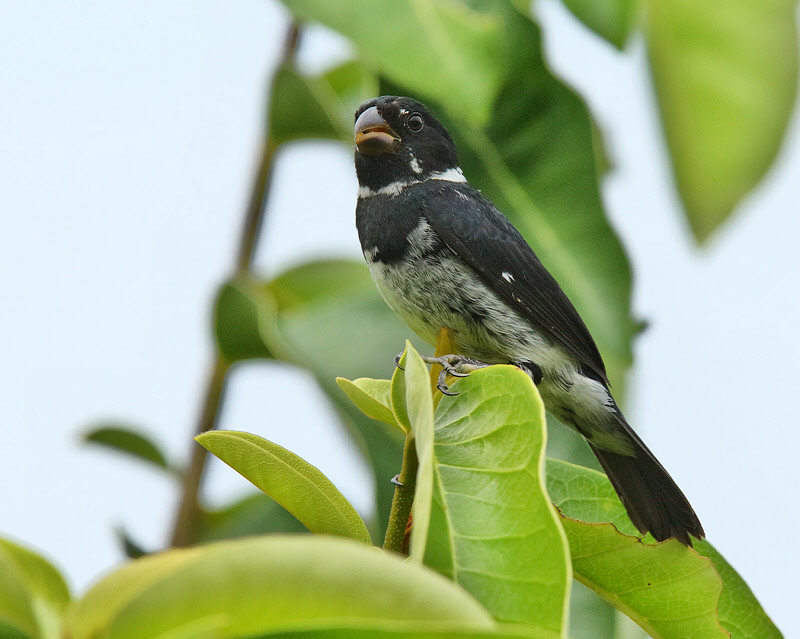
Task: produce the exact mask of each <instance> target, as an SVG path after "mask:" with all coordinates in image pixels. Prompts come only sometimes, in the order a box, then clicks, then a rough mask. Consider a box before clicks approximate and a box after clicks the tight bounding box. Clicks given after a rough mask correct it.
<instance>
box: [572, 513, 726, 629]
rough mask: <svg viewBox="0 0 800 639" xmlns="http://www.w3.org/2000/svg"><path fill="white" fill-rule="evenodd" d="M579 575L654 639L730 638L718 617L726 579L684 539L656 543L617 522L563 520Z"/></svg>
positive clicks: (577, 574) (576, 575) (583, 581)
mask: <svg viewBox="0 0 800 639" xmlns="http://www.w3.org/2000/svg"><path fill="white" fill-rule="evenodd" d="M562 523H563V525H564V530H565V531H566V533H567V538H568V539H569V545H570V551H571V553H572V568H573V571H574V573H575V578H576V579H578V580H579V581H581V582H582V583H584V584H586V585H587V586H589V587H590V588H591V589H592V590H594V591H595V592H597V593H598V594H600V596H602V597H603V598H604V599H606V600H608V601H610V602H611V603H612V604H613V605H614V607H616V608H618V609H620V610H622V611H623V612H624V613H625V614H627V615H628V616H629V617H631V619H633V620H634V621H636V623H638V624H639V625H640V626H641V627H642V628H643V629H644V630H645V631H646V632H647V633H649V634H650V636H651V637H653V638H654V639H660V638H663V639H669V638H674V639H681V638H682V637H708V638H709V639H712V638H714V637H718V638H719V639H725V638H726V637H728V636H729V635H728V633H726V632H725V631H724V630H723V628H722V626H721V625H720V623H719V620H718V619H717V603H718V601H719V595H720V592H721V591H722V580H721V579H720V578H719V575H718V574H717V573H716V571H715V570H714V565H713V564H712V563H711V562H710V561H709V560H708V559H706V558H704V557H701V556H700V555H698V554H697V553H696V552H695V551H694V550H692V549H690V548H687V547H686V546H684V545H683V544H681V543H680V542H679V541H677V540H675V539H671V540H668V541H665V542H662V543H660V544H658V545H656V546H654V545H649V544H643V543H641V542H640V541H639V539H638V538H636V537H632V536H628V535H622V534H621V533H619V531H617V529H616V528H614V526H613V525H612V524H586V523H584V522H579V521H576V520H574V519H570V518H564V519H563V522H562Z"/></svg>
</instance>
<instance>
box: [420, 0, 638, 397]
mask: <svg viewBox="0 0 800 639" xmlns="http://www.w3.org/2000/svg"><path fill="white" fill-rule="evenodd" d="M498 6H502V3H498ZM503 42H504V48H503V55H502V56H501V57H500V59H499V60H498V61H497V63H498V64H502V65H503V66H504V69H505V81H504V84H503V86H502V88H501V91H500V93H499V95H498V97H497V100H496V101H495V103H494V107H493V110H492V118H491V120H490V121H489V122H488V124H487V126H486V127H485V128H483V129H479V128H477V127H471V126H469V125H468V123H465V122H464V121H463V120H459V119H457V118H453V117H451V115H450V114H451V113H452V111H451V107H449V105H447V104H443V105H442V109H441V114H443V115H445V116H446V117H445V120H446V124H447V126H448V129H449V130H450V132H451V133H452V134H453V137H454V138H455V140H456V143H457V146H458V151H459V157H460V159H461V166H462V168H463V169H464V174H465V175H466V177H467V179H469V180H470V182H471V183H472V184H473V185H475V186H476V187H477V188H479V189H481V191H482V192H483V194H484V195H486V197H488V198H489V199H490V200H492V202H494V204H495V205H497V207H498V208H499V209H500V210H501V211H503V213H505V214H506V215H507V216H508V217H509V219H510V220H511V221H512V222H513V223H514V225H515V226H516V227H517V228H518V229H519V231H520V232H521V233H522V234H523V235H524V236H525V238H526V239H527V240H528V242H530V244H531V246H532V247H533V249H534V250H535V251H536V253H537V255H538V256H539V258H540V259H541V260H542V262H543V263H544V265H545V266H546V267H547V269H548V270H549V271H550V272H551V273H552V274H553V276H554V277H555V278H556V280H558V282H559V284H560V285H561V287H562V288H563V289H564V291H565V292H566V293H567V295H568V296H569V297H570V299H571V300H572V302H573V303H574V304H575V307H576V308H577V309H578V311H579V312H580V313H581V316H582V317H583V319H584V321H585V322H586V324H587V326H588V327H589V329H590V330H591V332H592V335H593V337H594V339H595V341H596V342H597V345H598V347H599V349H600V352H601V353H602V355H603V359H604V360H605V363H606V367H607V369H608V373H609V377H610V378H611V380H612V383H614V384H615V386H616V387H617V390H618V391H619V388H620V387H621V385H622V382H623V375H624V371H625V370H626V369H627V367H628V366H629V365H630V362H631V359H632V354H631V345H630V343H631V338H632V336H633V335H634V334H635V329H636V326H635V324H634V321H633V319H632V317H631V311H630V292H631V273H630V266H629V264H628V261H627V258H626V256H625V253H624V252H623V249H622V246H621V244H620V242H619V239H618V238H617V236H616V235H615V233H614V231H613V230H612V229H611V227H610V226H609V224H608V221H607V219H606V217H605V214H604V210H603V205H602V201H601V198H600V191H599V187H598V179H597V167H596V161H595V154H594V152H593V148H592V144H593V134H592V123H591V119H590V117H589V113H588V110H587V108H586V105H585V104H584V102H583V101H582V100H581V99H580V98H579V97H578V96H577V95H576V94H575V93H574V92H573V91H571V90H570V89H569V88H568V87H566V86H565V85H564V84H563V83H562V82H560V81H559V80H558V79H556V78H555V77H554V76H553V75H552V74H551V73H550V71H549V70H548V68H547V66H546V65H545V62H544V60H543V59H542V55H541V36H540V32H539V28H538V27H537V26H536V24H535V23H534V22H532V21H531V20H530V19H529V18H527V17H525V16H523V15H521V14H519V13H518V12H516V11H507V12H506V16H505V25H504V29H503ZM409 89H410V90H411V89H413V87H410V88H409ZM554 140H557V141H558V143H557V144H554V143H553V141H554ZM617 394H618V395H619V392H618V393H617ZM617 399H619V397H618V398H617Z"/></svg>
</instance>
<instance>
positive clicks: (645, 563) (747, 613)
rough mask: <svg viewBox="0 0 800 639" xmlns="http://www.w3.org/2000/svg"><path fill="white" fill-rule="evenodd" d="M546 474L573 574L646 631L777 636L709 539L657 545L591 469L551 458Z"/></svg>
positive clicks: (749, 638) (750, 638)
mask: <svg viewBox="0 0 800 639" xmlns="http://www.w3.org/2000/svg"><path fill="white" fill-rule="evenodd" d="M547 478H548V489H549V491H550V496H551V497H552V498H553V502H554V503H555V504H556V506H557V507H558V508H559V509H560V510H561V511H562V513H563V514H564V515H566V516H567V517H569V518H570V519H569V520H567V519H565V521H564V529H565V530H566V532H567V537H568V539H569V542H570V549H571V551H572V553H573V568H574V573H575V578H576V579H578V580H580V581H582V582H584V583H586V584H587V585H588V586H589V587H591V588H592V589H594V590H595V591H596V592H598V593H599V594H600V595H601V596H603V597H604V598H606V599H608V600H609V601H612V602H614V604H615V605H616V606H617V607H618V608H620V609H622V610H623V611H625V612H626V614H628V615H629V616H630V617H631V618H633V619H634V620H635V621H637V623H639V624H640V625H641V626H642V627H643V628H645V630H647V631H648V632H650V633H651V635H652V636H653V637H655V638H660V637H663V638H672V637H676V638H678V637H686V636H702V637H725V636H727V635H726V633H725V632H724V631H723V630H722V629H723V628H724V630H726V631H728V632H730V633H731V636H732V637H733V638H734V639H757V638H758V639H762V638H763V639H779V638H780V637H781V634H780V632H779V631H778V630H777V629H776V628H775V626H774V624H772V622H771V621H770V619H769V617H768V616H767V615H766V614H765V613H764V611H763V609H762V608H761V606H760V605H759V604H758V601H757V600H756V598H755V597H754V596H753V593H752V592H751V591H750V589H749V588H748V587H747V585H746V584H745V583H744V581H743V580H742V579H741V577H739V576H738V575H737V574H736V572H735V571H734V570H733V569H732V568H731V567H730V566H729V565H728V564H727V563H726V562H725V561H724V560H723V559H722V557H720V555H719V554H718V553H717V552H716V551H715V550H714V549H713V547H712V546H711V545H710V544H709V543H708V542H706V541H695V542H694V545H695V550H692V549H689V548H685V547H683V546H682V545H681V544H680V543H679V542H677V541H675V540H668V541H666V542H662V543H656V542H655V540H653V539H652V537H650V536H647V537H645V539H644V541H639V540H638V539H637V538H636V537H635V536H634V535H637V534H638V533H637V532H636V529H635V528H634V526H633V524H631V522H630V520H629V519H628V517H627V515H626V514H625V508H624V507H623V506H622V503H621V502H620V501H619V498H618V497H617V496H616V493H615V492H614V489H613V488H612V487H611V483H610V482H609V481H608V479H607V478H606V476H605V475H603V474H602V473H599V472H597V471H594V470H590V469H588V468H582V467H580V466H574V465H573V464H568V463H566V462H561V461H558V460H554V459H550V460H548V464H547ZM577 520H580V521H577ZM584 522H588V523H584ZM601 522H610V523H609V524H603V523H601ZM618 531H622V532H618ZM622 533H625V534H622ZM714 567H716V570H714ZM720 577H721V579H720ZM720 591H721V594H720ZM717 610H719V621H717V618H716V617H717V614H716V611H717ZM720 623H721V624H722V625H721V626H720V625H719V624H720Z"/></svg>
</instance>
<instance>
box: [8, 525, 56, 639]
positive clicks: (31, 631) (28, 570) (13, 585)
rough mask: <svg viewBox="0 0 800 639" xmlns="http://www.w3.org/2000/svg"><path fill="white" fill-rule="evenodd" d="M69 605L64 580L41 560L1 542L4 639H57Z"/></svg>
mask: <svg viewBox="0 0 800 639" xmlns="http://www.w3.org/2000/svg"><path fill="white" fill-rule="evenodd" d="M69 602H70V594H69V588H68V587H67V584H66V582H65V581H64V578H63V577H62V576H61V574H60V573H59V572H58V570H56V569H55V568H54V567H53V565H52V564H50V562H48V561H47V560H46V559H44V558H43V557H40V556H39V555H37V554H35V553H33V552H31V551H30V550H27V549H26V548H23V547H22V546H19V545H17V544H15V543H13V542H11V541H9V540H7V539H0V630H4V631H5V629H8V632H7V634H3V635H2V636H3V637H6V636H8V637H10V638H13V637H25V636H28V637H31V638H32V639H59V638H60V637H61V620H62V619H63V617H64V615H65V614H66V610H67V606H68V605H69Z"/></svg>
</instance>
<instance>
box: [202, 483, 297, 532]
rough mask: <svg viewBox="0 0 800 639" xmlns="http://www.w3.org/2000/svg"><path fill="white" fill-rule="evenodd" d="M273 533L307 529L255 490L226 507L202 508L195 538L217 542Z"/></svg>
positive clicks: (267, 497) (278, 505) (274, 502)
mask: <svg viewBox="0 0 800 639" xmlns="http://www.w3.org/2000/svg"><path fill="white" fill-rule="evenodd" d="M274 532H284V533H289V532H291V533H304V532H308V528H306V527H305V526H304V525H303V524H302V523H300V522H299V521H298V520H297V518H296V517H295V516H294V515H292V514H291V513H290V512H289V511H288V510H286V509H285V508H284V507H283V506H281V505H280V504H279V503H278V502H276V501H275V500H274V499H272V497H270V496H269V495H265V494H264V493H261V492H258V493H254V494H252V495H248V496H247V497H244V498H242V499H240V500H238V501H236V502H234V503H233V504H231V505H230V506H227V507H226V508H221V509H219V510H205V511H203V514H202V518H201V521H200V531H199V533H198V539H199V540H200V541H203V542H208V541H219V540H221V539H234V538H236V537H245V536H247V535H260V534H264V533H274Z"/></svg>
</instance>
